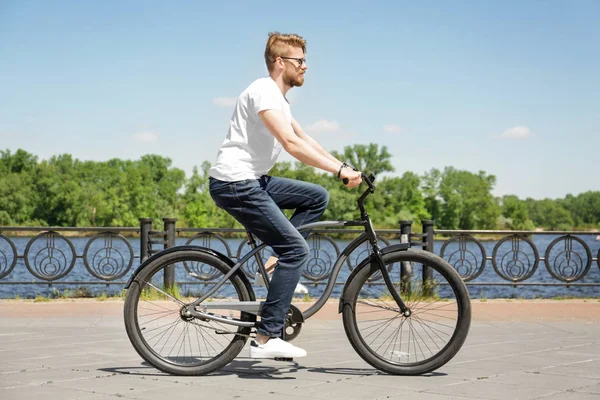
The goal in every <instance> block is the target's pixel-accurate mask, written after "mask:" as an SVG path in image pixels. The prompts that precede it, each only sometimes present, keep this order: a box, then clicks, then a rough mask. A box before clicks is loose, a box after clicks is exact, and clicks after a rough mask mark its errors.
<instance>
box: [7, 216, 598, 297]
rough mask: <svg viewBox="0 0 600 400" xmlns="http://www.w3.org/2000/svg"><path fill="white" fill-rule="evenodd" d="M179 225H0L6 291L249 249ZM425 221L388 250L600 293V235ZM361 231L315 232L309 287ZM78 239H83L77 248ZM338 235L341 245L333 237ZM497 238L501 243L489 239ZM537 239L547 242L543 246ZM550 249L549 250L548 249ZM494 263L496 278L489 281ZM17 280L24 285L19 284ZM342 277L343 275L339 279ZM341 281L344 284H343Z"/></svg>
mask: <svg viewBox="0 0 600 400" xmlns="http://www.w3.org/2000/svg"><path fill="white" fill-rule="evenodd" d="M176 221H177V220H176V219H174V218H164V219H163V221H162V222H163V226H162V228H163V229H162V230H154V229H153V220H152V219H147V218H143V219H140V226H139V228H126V227H116V228H113V227H107V228H69V227H0V285H32V284H33V285H49V286H52V285H54V284H61V285H80V286H82V285H107V286H112V287H114V286H122V285H124V284H125V281H126V279H127V277H128V275H129V274H130V273H131V272H133V270H134V269H135V268H136V267H137V265H138V264H139V263H140V262H141V261H142V260H144V259H146V258H147V257H148V256H150V255H152V254H154V253H156V252H158V251H160V250H161V249H164V248H167V247H170V246H173V245H175V244H196V245H200V246H205V247H211V248H215V249H216V250H218V251H221V252H223V253H225V254H226V255H227V256H228V257H230V258H232V259H234V260H235V259H239V258H240V257H241V256H243V255H244V254H245V253H246V252H247V251H249V247H247V241H246V240H243V239H242V240H241V241H240V243H239V244H235V243H234V245H233V246H232V243H231V239H229V240H228V238H226V236H231V235H232V234H236V235H237V236H238V241H239V237H240V236H241V235H240V234H243V233H244V230H242V229H198V228H177V227H176ZM421 223H422V233H413V232H412V222H411V221H401V222H400V227H399V228H400V229H397V230H393V229H386V230H379V231H378V233H379V234H380V235H381V238H380V240H381V241H382V245H389V244H391V243H393V242H397V241H401V242H411V243H412V245H413V246H417V247H421V248H423V249H425V250H427V251H431V252H437V253H438V254H439V255H440V256H441V257H443V258H444V259H446V260H447V261H448V262H449V263H450V264H451V265H453V267H454V268H455V269H456V270H457V271H458V273H459V274H460V275H461V277H462V278H463V280H464V281H465V282H466V283H467V285H470V286H478V285H480V286H481V285H488V286H506V285H509V286H515V287H516V286H531V285H536V286H565V287H570V286H573V287H574V286H594V287H600V278H598V277H596V276H592V277H590V271H592V270H593V269H595V271H594V272H595V275H598V272H599V271H598V269H599V268H600V262H599V258H600V249H596V247H600V241H597V240H596V239H597V236H598V235H600V232H573V231H552V232H537V231H458V230H435V229H434V224H433V221H422V222H421ZM359 233H360V231H356V230H349V229H326V230H317V231H314V232H313V233H311V236H310V237H309V239H308V242H309V246H310V248H311V260H310V262H309V264H308V266H307V268H306V269H305V270H304V271H303V274H302V277H303V283H305V284H309V285H311V286H313V287H316V286H318V285H320V284H323V283H325V282H326V281H327V279H328V278H329V274H330V272H331V268H332V266H333V264H334V262H335V259H336V258H337V255H339V253H340V248H339V247H340V246H339V244H338V241H340V239H339V235H345V237H351V236H353V235H357V234H359ZM22 235H26V237H23V236H22ZM31 235H34V236H31ZM73 235H76V236H77V237H78V239H77V240H78V243H77V246H75V244H74V240H75V239H73V237H72V236H73ZM336 235H338V240H334V238H333V237H334V236H336ZM490 235H491V236H493V237H494V238H495V239H496V241H494V242H490V241H486V240H484V239H483V238H485V237H486V236H490ZM533 235H535V236H536V237H538V238H540V237H547V238H548V240H541V245H540V243H538V244H536V243H535V242H534V240H532V237H533ZM82 237H83V238H82ZM442 238H443V239H442ZM598 238H600V236H599V237H598ZM137 241H139V247H138V248H139V251H138V252H137V254H136V251H135V250H134V245H135V242H137ZM342 241H343V240H342ZM17 242H18V243H17ZM132 243H133V244H132ZM545 243H547V245H546V246H545V247H544V248H541V246H543V245H544V244H545ZM492 244H493V248H492V247H491V245H492ZM439 245H441V247H440V248H439V250H437V247H438V246H439ZM486 247H487V249H486ZM436 250H437V251H436ZM369 251H370V250H369V249H368V246H366V245H365V246H364V247H361V248H359V249H357V250H356V251H355V252H354V253H355V254H352V255H351V257H350V258H349V259H348V261H347V266H348V271H350V270H352V269H353V268H354V267H355V266H356V265H357V264H358V263H359V262H360V260H362V259H364V258H365V257H366V256H367V255H368V252H369ZM268 256H269V254H268V252H267V251H265V252H264V254H262V257H263V259H264V260H266V259H267V258H268ZM542 263H543V265H544V266H545V270H546V271H547V274H545V275H542V274H541V271H540V270H541V268H540V267H541V265H542ZM76 264H78V265H79V270H85V271H86V274H82V273H78V278H77V279H71V278H72V275H73V269H74V266H75V265H76ZM489 264H491V267H492V268H493V272H494V274H493V275H490V267H489ZM17 266H19V267H20V269H19V268H17ZM23 266H24V268H25V269H26V271H27V273H28V275H27V274H26V273H25V271H24V270H23ZM82 266H83V268H82ZM193 268H195V270H194V276H196V277H201V278H200V279H204V280H205V281H206V280H209V279H210V270H209V269H208V267H207V266H202V265H199V266H193ZM256 268H257V266H256V261H255V260H252V261H250V262H248V263H247V265H244V266H243V270H244V272H245V273H246V274H248V275H249V276H251V277H253V276H254V273H255V272H256ZM16 270H18V271H16ZM484 271H485V272H486V273H485V274H484ZM16 275H18V276H19V277H21V279H16V280H15V279H13V278H14V277H15V276H16ZM598 276H600V275H598ZM86 277H87V278H88V279H86ZM536 277H538V278H536ZM340 278H342V276H340V277H338V280H340ZM482 278H484V279H483V280H482ZM491 278H494V279H491ZM590 280H591V281H590ZM336 283H337V284H343V281H340V282H336Z"/></svg>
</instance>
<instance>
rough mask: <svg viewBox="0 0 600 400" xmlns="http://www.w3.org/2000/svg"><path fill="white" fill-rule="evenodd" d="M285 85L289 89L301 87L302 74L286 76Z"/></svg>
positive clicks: (302, 81)
mask: <svg viewBox="0 0 600 400" xmlns="http://www.w3.org/2000/svg"><path fill="white" fill-rule="evenodd" d="M284 80H285V84H286V85H288V86H289V87H294V86H302V84H303V83H304V74H298V75H291V74H290V75H288V76H285V77H284Z"/></svg>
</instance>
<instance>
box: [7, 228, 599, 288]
mask: <svg viewBox="0 0 600 400" xmlns="http://www.w3.org/2000/svg"><path fill="white" fill-rule="evenodd" d="M558 237H559V236H558V235H534V236H533V237H532V238H531V240H532V242H533V243H534V245H535V246H536V248H537V250H538V253H539V257H544V256H545V252H546V249H547V248H548V246H549V245H550V244H551V242H552V241H553V240H555V239H556V238H558ZM578 238H580V239H581V240H582V241H583V242H585V244H586V245H587V246H588V247H589V248H590V257H588V256H587V254H586V253H585V251H584V248H583V246H582V245H581V244H580V243H579V242H577V241H576V240H574V241H573V242H572V243H571V245H570V249H571V250H572V251H573V253H568V252H567V253H565V242H561V243H559V244H558V245H557V246H555V247H554V248H553V250H552V251H551V253H550V254H549V256H550V257H549V259H550V260H551V261H552V262H551V266H552V268H555V269H556V270H557V271H561V273H562V274H564V275H566V276H571V277H572V276H576V275H578V274H580V273H581V272H582V268H583V267H585V265H586V264H587V261H588V260H591V259H597V257H598V252H599V250H600V241H597V240H596V237H595V236H593V235H581V236H578ZM10 239H11V241H12V242H13V243H14V245H15V247H16V248H17V252H18V255H19V256H23V254H24V252H25V248H26V246H27V245H28V243H29V242H30V240H31V239H32V238H31V237H12V238H10ZM90 239H91V238H88V237H85V238H70V239H69V241H70V242H71V243H72V245H73V249H74V250H75V253H76V255H77V257H76V259H75V262H74V265H73V268H72V269H71V270H70V271H68V267H69V266H70V260H71V259H72V258H73V255H72V249H71V247H70V246H69V244H68V242H66V241H65V240H63V239H60V238H56V239H55V240H54V242H53V244H52V245H53V246H54V247H56V248H57V249H56V250H55V251H53V252H51V253H49V252H48V250H47V248H46V246H47V245H48V240H47V239H38V240H36V241H35V242H33V244H31V245H30V249H29V252H28V260H29V264H30V267H31V268H32V270H34V272H35V273H37V274H38V275H41V276H56V275H61V274H66V275H65V276H64V277H62V278H60V279H59V280H58V281H55V282H54V283H52V284H48V283H42V284H39V283H29V284H10V282H44V281H43V280H42V279H40V278H39V277H36V276H34V275H33V274H32V272H30V271H29V269H28V268H27V266H26V263H25V260H24V259H23V258H18V259H17V263H16V265H15V266H14V269H13V270H12V271H11V273H10V274H8V275H7V276H4V277H3V278H1V279H0V282H1V283H2V284H0V298H14V297H16V296H20V297H21V298H34V297H36V296H37V295H42V296H53V295H54V296H56V294H57V293H63V292H64V291H65V290H69V291H71V292H74V291H75V290H76V289H78V288H80V287H85V290H86V291H87V292H88V293H90V294H93V295H100V294H102V293H105V294H107V295H115V294H119V293H121V291H122V289H123V286H124V282H126V281H127V279H128V278H129V277H130V276H131V274H132V272H133V271H134V270H135V268H136V267H137V265H138V264H139V238H128V239H125V240H126V241H127V242H128V244H127V243H125V242H124V241H123V240H121V239H117V238H115V239H113V240H112V250H110V252H108V251H107V250H106V249H105V244H106V243H107V239H106V238H104V237H98V238H96V239H95V240H93V241H91V240H90ZM187 241H188V239H187V238H177V240H176V244H178V245H181V244H185V243H186V242H187ZM225 243H226V244H225ZM225 243H222V242H220V241H218V240H215V239H212V240H211V241H210V242H207V241H206V240H202V239H197V240H195V241H194V242H193V244H197V245H210V247H212V248H214V249H216V250H218V251H221V252H223V253H225V254H228V255H230V256H234V257H235V256H237V254H238V252H239V253H240V254H242V255H243V254H245V253H246V252H247V251H248V250H249V247H248V246H245V245H243V244H242V240H241V239H227V241H226V242H225ZM348 243H349V241H347V240H337V241H335V245H337V247H338V248H339V249H340V250H341V249H343V248H344V247H345V246H346V245H347V244H348ZM392 243H397V241H392ZM444 243H445V242H444V241H435V246H434V247H435V252H436V253H437V254H440V252H441V250H442V246H443V245H444ZM480 243H481V245H482V246H483V248H484V250H485V252H486V255H487V256H488V257H490V256H491V255H492V252H493V250H494V247H495V246H496V245H497V243H498V241H485V242H480ZM311 245H312V247H313V250H312V251H313V255H316V256H318V257H319V259H318V260H315V261H313V262H311V264H310V265H309V268H308V269H307V271H305V274H304V276H303V278H302V279H301V281H302V282H304V283H311V282H315V280H316V279H318V278H320V277H323V276H326V275H327V274H328V273H329V272H330V270H331V267H332V266H333V263H334V261H335V258H336V250H335V248H334V245H333V244H332V243H330V242H329V241H327V240H318V239H317V240H314V241H312V242H311ZM86 246H87V251H86ZM240 246H241V250H240ZM515 246H516V244H515V243H512V242H511V241H507V242H504V243H503V244H502V245H501V246H500V247H499V252H498V255H497V257H496V260H497V263H498V265H497V267H498V269H499V270H500V272H501V273H504V274H506V275H508V276H511V277H526V276H527V275H529V274H530V273H531V276H530V277H529V278H528V279H526V280H525V281H524V282H526V283H527V282H536V283H537V282H543V283H559V282H560V281H558V280H557V279H555V278H554V277H553V276H552V275H551V274H550V273H549V271H548V269H547V268H546V264H545V263H544V261H540V262H539V264H538V266H537V269H536V270H535V271H533V272H532V270H531V267H532V265H533V260H534V252H533V251H532V249H531V247H530V246H528V245H527V244H526V243H524V242H522V241H521V242H519V243H518V247H515ZM461 249H462V250H463V254H464V255H465V256H464V257H463V259H465V260H466V261H465V262H460V261H458V260H459V259H460V257H459V256H460V254H461ZM367 252H368V250H367V248H366V246H364V245H363V246H362V247H360V248H359V249H357V250H356V251H355V252H354V253H353V255H352V256H351V258H350V263H351V265H352V266H355V265H357V263H358V262H359V260H362V259H364V258H365V256H366V255H367ZM561 253H562V254H561ZM84 255H85V260H87V263H88V265H89V266H90V269H91V270H92V271H91V272H90V270H88V268H86V265H85V261H84ZM132 255H134V257H136V258H134V259H133V261H132V264H131V267H130V268H127V267H128V266H129V260H130V258H131V256H132ZM515 255H518V257H515ZM268 256H269V254H268V252H267V251H265V253H264V254H263V258H264V259H266V258H268ZM567 256H570V259H569V257H567ZM444 258H445V259H446V260H448V261H449V262H450V263H451V264H453V265H454V266H455V268H456V269H457V270H458V271H459V272H460V273H461V274H463V276H467V275H474V274H475V273H476V271H477V270H478V266H479V264H480V263H481V260H482V257H481V254H480V249H479V247H478V246H477V245H476V244H474V243H472V242H466V245H465V246H462V247H461V246H460V244H459V243H458V241H453V242H449V243H448V245H447V246H446V249H444ZM13 259H14V257H13V256H12V249H11V248H10V246H9V244H8V242H7V241H6V240H4V239H2V238H0V275H3V274H5V273H6V271H7V269H8V266H9V264H11V263H12V260H13ZM36 265H37V268H36V267H35V266H36ZM248 267H249V268H250V269H252V268H255V264H254V263H253V262H251V263H249V266H248ZM248 267H247V268H248ZM200 272H206V271H200ZM350 272H351V269H350V266H349V265H348V264H344V266H343V267H342V270H341V271H340V275H339V276H338V278H337V282H340V283H343V282H345V280H346V278H347V277H348V275H349V274H350ZM98 276H116V277H117V278H116V279H115V280H114V282H113V283H108V284H107V283H103V282H101V281H100V280H99V279H98ZM65 281H68V282H100V284H83V283H77V284H64V283H61V282H65ZM320 282H323V283H325V282H326V279H325V280H320ZM470 282H472V283H475V284H481V283H501V282H508V281H506V280H503V279H502V277H501V276H499V275H498V273H497V272H496V271H495V269H494V267H493V265H492V262H491V261H490V260H487V261H486V263H485V267H484V268H483V271H481V273H480V274H479V275H478V276H477V278H475V279H474V280H472V281H470ZM577 283H598V284H600V268H599V266H598V261H597V260H593V261H591V266H590V268H589V271H588V273H587V274H586V276H585V277H584V278H583V279H581V280H579V281H577ZM308 286H309V290H310V296H311V297H312V298H316V297H319V296H320V295H321V293H322V292H323V289H324V288H325V285H324V284H320V285H308ZM468 287H469V291H470V293H471V296H472V297H473V298H480V297H483V298H488V299H492V298H521V297H522V298H536V297H541V298H552V297H557V296H574V297H600V287H574V286H570V287H566V286H564V285H563V286H517V287H513V286H492V285H484V286H480V285H472V284H469V285H468ZM342 288H343V285H342V284H338V285H336V286H335V289H334V292H333V294H332V296H333V297H339V296H340V294H341V291H342ZM264 292H265V291H264V289H260V288H257V289H256V295H257V296H258V297H261V296H264V295H265V293H264Z"/></svg>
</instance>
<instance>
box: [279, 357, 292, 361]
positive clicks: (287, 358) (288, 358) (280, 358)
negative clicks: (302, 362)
mask: <svg viewBox="0 0 600 400" xmlns="http://www.w3.org/2000/svg"><path fill="white" fill-rule="evenodd" d="M275 361H287V362H294V359H293V358H291V357H275Z"/></svg>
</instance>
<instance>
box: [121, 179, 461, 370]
mask: <svg viewBox="0 0 600 400" xmlns="http://www.w3.org/2000/svg"><path fill="white" fill-rule="evenodd" d="M374 179H375V177H374V176H373V175H371V176H366V175H365V174H363V181H364V182H365V183H366V184H367V189H366V190H365V192H364V193H363V194H362V195H361V196H360V197H359V199H358V207H359V210H360V215H361V218H360V220H357V221H323V222H315V223H311V224H307V225H305V226H302V227H299V228H298V229H299V230H300V231H304V230H311V229H315V228H324V227H339V226H346V227H347V226H361V227H364V230H365V231H364V232H363V233H362V234H361V235H360V236H358V237H357V238H355V239H354V240H353V241H352V242H350V244H348V246H346V248H345V249H344V250H343V251H342V252H341V253H340V255H339V256H338V258H337V260H336V262H335V265H334V266H333V268H332V272H331V274H330V276H329V280H328V282H327V285H326V288H325V290H324V291H323V294H322V295H321V297H320V298H319V299H318V300H317V301H316V302H315V303H314V304H313V305H312V306H311V307H310V308H309V309H308V310H306V311H305V312H301V311H300V310H299V309H298V308H297V307H296V306H294V305H293V304H292V306H291V307H290V310H289V312H288V315H287V320H286V328H285V329H284V333H283V336H286V339H287V340H292V339H294V338H295V337H297V336H298V334H299V333H300V329H301V327H302V324H303V323H304V321H305V320H306V319H308V318H310V317H311V316H312V315H314V314H315V313H316V312H318V311H319V309H321V308H322V307H323V305H324V304H325V302H326V301H327V300H328V298H329V296H330V295H331V293H332V291H333V288H334V284H335V282H336V279H337V276H338V274H339V271H340V269H341V267H342V265H343V264H344V263H345V262H346V259H347V258H348V256H349V255H350V254H351V253H352V252H353V251H354V250H355V249H356V248H357V247H358V246H360V244H362V243H364V242H365V241H368V242H369V243H370V245H371V248H372V253H371V255H369V256H367V257H366V258H365V259H364V260H363V261H362V262H360V263H359V264H358V265H357V267H356V268H354V269H353V270H352V273H351V274H350V276H349V277H348V279H347V281H346V283H345V285H344V289H343V291H342V295H341V297H340V302H339V309H338V311H339V313H341V314H342V320H343V325H344V330H345V332H346V336H347V337H348V340H349V341H350V343H351V345H352V347H353V348H354V350H355V351H356V352H357V353H358V354H359V355H360V356H361V357H362V358H363V360H365V361H366V362H367V363H369V364H370V365H371V366H373V367H375V368H377V369H379V370H381V371H384V372H387V373H390V374H399V375H420V374H424V373H427V372H431V371H433V370H436V369H438V368H439V367H441V366H442V365H444V364H446V363H447V362H448V361H450V359H452V357H454V356H455V355H456V353H457V352H458V351H459V350H460V348H461V346H462V345H463V343H464V341H465V339H466V337H467V334H468V331H469V328H470V323H471V306H470V299H469V293H468V291H467V288H466V286H465V284H464V282H463V281H462V279H461V277H460V275H459V274H458V273H457V272H456V271H455V270H454V269H453V268H452V267H451V266H450V265H449V264H448V263H447V262H446V261H445V260H444V259H442V258H441V257H439V256H437V255H435V254H433V253H431V252H426V251H423V250H418V249H413V248H411V247H410V244H409V243H400V244H394V245H391V246H387V247H384V248H380V247H379V245H378V241H377V234H376V232H375V229H374V227H373V225H372V223H371V219H370V217H369V215H368V213H367V212H366V210H365V207H364V201H365V199H366V198H367V196H369V195H370V194H372V193H374V192H375V189H376V187H375V184H374ZM248 238H249V242H250V244H251V246H252V250H251V251H250V252H248V253H247V254H246V255H245V256H243V257H242V258H241V260H239V261H238V262H237V263H234V262H233V261H232V260H231V259H230V258H228V257H227V256H225V255H223V254H221V253H219V252H217V251H215V250H213V249H210V248H206V247H199V246H192V245H183V246H175V247H171V248H168V249H165V250H163V251H161V252H159V253H157V254H155V255H153V256H152V257H150V258H148V259H147V260H145V261H144V262H143V263H142V264H141V265H140V267H139V268H138V269H137V270H136V271H135V272H134V273H133V274H132V276H131V277H130V279H129V281H128V283H127V284H126V286H125V288H126V289H127V295H126V299H125V305H124V320H125V327H126V331H127V335H128V337H129V339H130V341H131V343H132V345H133V347H134V348H135V350H136V351H137V352H138V354H139V355H140V356H141V357H142V358H143V359H144V360H146V361H147V362H148V363H150V364H151V365H153V366H154V367H156V368H157V369H159V370H161V371H164V372H167V373H170V374H176V375H205V374H209V373H211V372H214V371H216V370H219V369H221V368H222V367H224V366H225V365H227V364H229V363H230V362H231V361H233V359H234V358H235V357H236V356H237V355H238V354H239V353H240V352H241V351H242V349H243V348H244V345H245V343H246V341H247V339H248V338H249V337H251V335H252V334H253V333H255V331H254V329H255V327H256V325H257V317H259V316H260V310H261V304H262V303H261V302H260V301H257V300H256V298H255V293H254V290H253V289H252V286H251V284H250V281H249V280H248V277H247V276H246V274H245V273H244V272H243V270H242V268H241V266H242V265H244V264H245V263H246V262H248V260H250V259H252V258H255V259H256V261H257V262H258V268H259V270H260V273H261V274H262V275H263V278H264V280H265V283H266V284H267V285H268V279H267V274H266V271H265V267H264V263H263V262H262V259H261V258H260V257H259V254H260V253H259V252H260V251H261V250H263V249H264V248H265V247H266V245H265V244H260V245H256V242H255V241H254V238H253V236H252V234H251V233H250V232H248ZM194 263H196V264H195V266H194ZM198 265H201V266H202V267H201V268H198ZM207 266H208V270H209V271H208V272H207V273H206V274H208V275H209V277H210V281H205V283H204V285H203V286H204V287H203V288H198V286H202V285H197V282H196V281H186V280H185V279H189V278H196V279H199V278H206V277H207V276H204V275H203V274H204V273H202V272H201V273H200V274H199V273H198V272H196V271H206V267H207ZM397 272H399V275H398V279H397V280H395V281H394V280H392V275H394V276H395V275H396V273H397ZM415 272H417V273H415ZM177 276H179V278H180V279H179V280H178V281H177V282H176V283H175V278H176V277H177ZM381 279H383V283H379V282H378V281H380V280H381ZM209 284H210V285H211V286H210V287H209ZM192 287H195V288H196V289H195V290H194V289H191V288H192ZM186 288H187V289H186ZM184 289H185V291H184ZM374 291H375V292H374ZM403 338H404V340H403Z"/></svg>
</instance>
